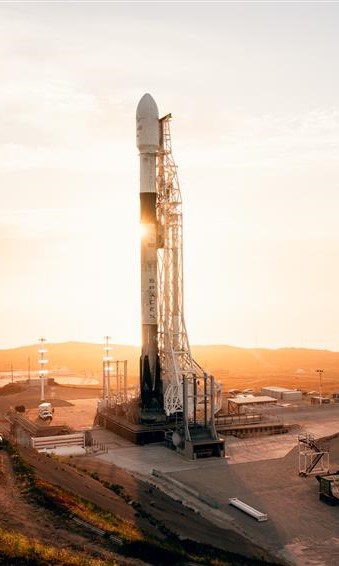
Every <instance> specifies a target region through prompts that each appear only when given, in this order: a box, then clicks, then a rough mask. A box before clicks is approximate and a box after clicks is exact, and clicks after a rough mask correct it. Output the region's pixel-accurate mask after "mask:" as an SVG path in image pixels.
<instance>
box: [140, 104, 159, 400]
mask: <svg viewBox="0 0 339 566" xmlns="http://www.w3.org/2000/svg"><path fill="white" fill-rule="evenodd" d="M136 121H137V147H138V149H139V154H140V222H141V229H142V239H141V325H142V349H141V357H140V391H141V403H142V408H143V409H146V410H147V409H154V408H162V387H161V379H160V363H159V353H158V297H157V241H158V237H157V216H156V200H157V189H156V159H157V152H158V150H159V144H160V129H159V112H158V107H157V105H156V103H155V101H154V99H153V98H152V96H151V95H150V94H145V95H144V96H143V97H142V98H141V100H140V102H139V104H138V107H137V113H136Z"/></svg>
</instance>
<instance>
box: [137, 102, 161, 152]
mask: <svg viewBox="0 0 339 566" xmlns="http://www.w3.org/2000/svg"><path fill="white" fill-rule="evenodd" d="M136 118H137V147H138V148H139V150H140V151H145V152H147V151H150V152H154V151H156V150H157V148H158V147H159V111H158V107H157V105H156V102H155V100H154V98H153V97H152V96H151V95H150V94H148V93H146V94H144V96H143V97H142V98H141V100H140V102H139V104H138V107H137V116H136Z"/></svg>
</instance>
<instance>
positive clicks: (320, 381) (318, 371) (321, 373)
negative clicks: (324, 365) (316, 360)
mask: <svg viewBox="0 0 339 566" xmlns="http://www.w3.org/2000/svg"><path fill="white" fill-rule="evenodd" d="M315 371H316V372H317V374H318V375H319V398H320V400H319V402H320V405H322V403H323V394H322V393H323V392H322V385H323V384H322V380H323V373H324V370H323V369H316V370H315Z"/></svg>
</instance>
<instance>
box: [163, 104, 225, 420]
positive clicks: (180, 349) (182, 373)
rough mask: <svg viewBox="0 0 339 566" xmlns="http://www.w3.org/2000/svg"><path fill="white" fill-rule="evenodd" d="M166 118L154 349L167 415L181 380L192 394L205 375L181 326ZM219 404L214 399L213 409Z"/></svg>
mask: <svg viewBox="0 0 339 566" xmlns="http://www.w3.org/2000/svg"><path fill="white" fill-rule="evenodd" d="M170 119H171V115H170V114H168V115H167V116H165V117H164V118H162V119H161V120H160V148H159V151H158V156H157V222H158V308H159V312H158V351H159V359H160V367H161V377H162V383H163V393H164V410H165V413H166V415H173V414H175V413H178V412H179V413H180V412H182V411H183V379H188V391H190V390H191V389H192V387H193V385H192V383H193V378H196V377H199V376H201V377H203V376H204V372H203V369H202V368H201V367H200V366H199V364H197V362H195V360H194V359H193V357H192V354H191V348H190V344H189V339H188V335H187V330H186V325H185V317H184V277H183V215H182V198H181V191H180V185H179V180H178V174H177V166H176V164H175V162H174V158H173V154H172V144H171V133H170ZM191 382H192V383H191ZM190 397H191V396H189V398H190ZM220 403H221V395H218V396H217V397H216V409H217V410H218V409H219V408H220V406H221V405H220ZM192 412H193V401H189V407H188V413H189V414H191V413H192Z"/></svg>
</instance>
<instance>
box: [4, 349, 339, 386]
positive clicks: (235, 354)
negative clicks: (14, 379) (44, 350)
mask: <svg viewBox="0 0 339 566" xmlns="http://www.w3.org/2000/svg"><path fill="white" fill-rule="evenodd" d="M38 348H39V347H38V345H37V344H34V345H31V346H24V347H19V348H13V349H8V350H0V373H2V372H8V371H10V369H11V365H12V366H13V369H14V370H15V371H26V370H27V368H28V359H30V365H31V370H32V371H36V370H37V368H38V357H39V356H38ZM192 352H193V356H194V357H195V359H196V360H197V361H198V362H199V364H200V365H202V366H203V367H204V369H206V371H208V372H210V373H213V374H214V375H216V376H217V377H219V378H221V379H223V380H228V378H231V377H236V376H240V375H253V376H259V375H261V376H289V377H291V376H299V377H302V376H303V375H315V370H316V369H317V368H322V369H323V370H324V376H325V373H326V374H327V376H328V377H331V378H332V377H333V378H335V377H336V376H337V375H338V373H339V352H332V351H328V350H308V349H304V348H281V349H277V350H270V349H259V348H258V349H255V348H237V347H234V346H226V345H220V346H199V345H198V346H193V347H192ZM102 355H103V349H102V345H101V344H92V343H84V342H65V343H60V344H52V343H51V344H48V360H49V364H48V367H49V370H50V371H51V372H52V370H57V369H63V370H66V371H67V370H68V371H70V372H81V373H85V372H86V373H87V374H90V373H97V374H99V375H100V373H101V369H102ZM112 355H113V358H114V359H115V360H125V359H127V360H128V373H129V376H131V377H136V376H137V375H138V372H139V355H140V348H139V347H138V346H128V345H120V344H116V345H113V347H112Z"/></svg>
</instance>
